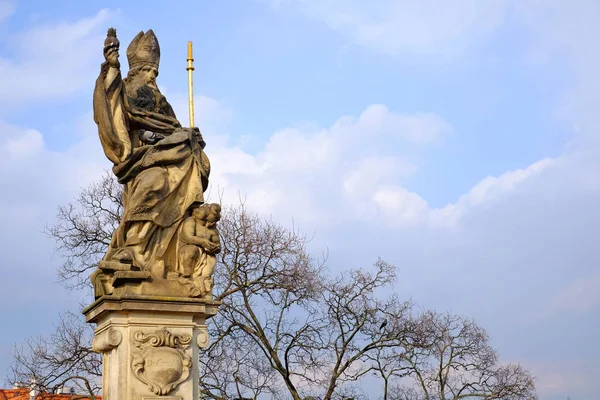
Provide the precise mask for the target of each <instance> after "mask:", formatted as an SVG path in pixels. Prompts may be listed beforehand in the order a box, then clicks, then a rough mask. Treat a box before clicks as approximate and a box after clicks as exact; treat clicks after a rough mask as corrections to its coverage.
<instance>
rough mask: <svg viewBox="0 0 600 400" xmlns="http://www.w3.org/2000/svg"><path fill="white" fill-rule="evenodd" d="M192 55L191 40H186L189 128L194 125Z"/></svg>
mask: <svg viewBox="0 0 600 400" xmlns="http://www.w3.org/2000/svg"><path fill="white" fill-rule="evenodd" d="M193 63H194V57H193V56H192V42H188V56H187V67H186V71H187V72H188V102H189V106H190V128H193V127H194V83H193V78H192V73H193V72H194V66H193V65H192V64H193Z"/></svg>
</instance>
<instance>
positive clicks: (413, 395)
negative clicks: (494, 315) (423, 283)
mask: <svg viewBox="0 0 600 400" xmlns="http://www.w3.org/2000/svg"><path fill="white" fill-rule="evenodd" d="M420 326H421V332H422V333H423V339H424V340H425V341H426V342H428V343H427V344H426V345H425V346H419V347H418V348H410V347H407V348H405V353H404V354H401V355H399V357H398V359H397V363H398V364H399V365H402V366H404V368H406V369H407V370H408V374H409V375H410V376H411V377H412V378H413V383H414V385H412V386H410V387H408V388H406V387H405V388H401V389H399V390H398V391H397V393H398V394H397V395H394V396H392V397H391V398H392V399H394V400H409V399H410V400H417V399H418V400H438V399H439V400H459V399H475V398H477V399H485V400H517V399H520V400H534V399H537V395H536V393H535V386H534V380H533V377H532V376H531V374H530V373H529V372H528V371H526V370H525V369H523V368H522V367H521V366H520V365H514V364H508V365H499V364H498V355H497V354H496V351H495V350H494V349H492V347H491V346H490V345H489V342H488V340H489V337H488V334H487V332H486V331H485V330H484V329H483V328H481V327H480V326H478V325H477V324H476V323H475V322H474V321H473V320H471V319H468V318H465V317H461V316H457V315H453V314H449V313H445V314H441V313H436V312H433V311H428V312H425V313H424V314H423V315H421V316H420Z"/></svg>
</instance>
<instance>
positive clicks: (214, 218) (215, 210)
mask: <svg viewBox="0 0 600 400" xmlns="http://www.w3.org/2000/svg"><path fill="white" fill-rule="evenodd" d="M208 208H209V210H210V211H209V213H208V216H207V218H206V226H208V227H210V228H214V227H215V226H217V222H219V220H220V219H221V206H220V205H219V204H216V203H212V204H209V205H208Z"/></svg>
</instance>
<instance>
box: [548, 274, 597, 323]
mask: <svg viewBox="0 0 600 400" xmlns="http://www.w3.org/2000/svg"><path fill="white" fill-rule="evenodd" d="M598 288H600V273H596V274H592V275H589V276H587V277H585V278H580V279H577V280H575V281H574V282H571V283H570V284H568V286H566V287H565V288H563V289H561V290H560V291H559V292H558V293H556V295H555V296H554V298H553V299H552V302H551V307H552V309H553V311H564V310H568V311H573V312H576V313H578V314H584V313H586V312H588V311H590V310H591V309H593V308H594V307H596V306H598V305H600V290H598Z"/></svg>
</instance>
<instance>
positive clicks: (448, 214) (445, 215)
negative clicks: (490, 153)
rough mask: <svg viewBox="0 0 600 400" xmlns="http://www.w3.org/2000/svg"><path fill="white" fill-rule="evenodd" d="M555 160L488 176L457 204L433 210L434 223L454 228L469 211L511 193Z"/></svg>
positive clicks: (459, 199) (538, 162) (543, 161)
mask: <svg viewBox="0 0 600 400" xmlns="http://www.w3.org/2000/svg"><path fill="white" fill-rule="evenodd" d="M552 162H553V160H552V159H549V158H545V159H543V160H540V161H537V162H535V163H533V164H531V165H530V166H528V167H527V168H524V169H517V170H514V171H508V172H505V173H504V174H502V175H500V176H498V177H495V176H488V177H486V178H484V179H482V180H481V181H479V182H478V183H477V184H476V185H475V186H473V188H472V189H471V190H470V191H469V192H468V193H465V194H463V195H462V196H460V197H459V198H458V200H457V201H456V203H453V204H448V205H447V206H445V207H443V208H440V209H435V210H432V215H431V217H432V222H433V223H434V224H435V225H437V224H439V225H445V226H452V225H454V224H456V223H457V222H458V221H459V220H460V218H461V217H462V216H463V215H464V214H465V213H466V212H468V211H469V209H470V208H473V207H477V206H479V205H481V204H483V203H486V202H488V201H491V200H493V199H495V198H497V197H499V196H502V195H503V194H504V193H507V192H510V191H511V190H513V189H514V188H515V187H516V186H517V185H518V184H520V183H522V182H523V181H525V180H527V179H529V178H531V177H534V176H535V175H537V174H539V173H540V172H542V171H543V170H544V169H546V168H548V167H550V166H551V165H552Z"/></svg>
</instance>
